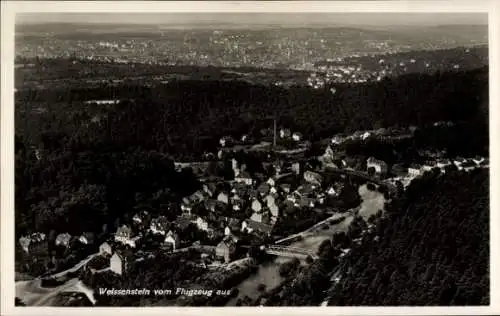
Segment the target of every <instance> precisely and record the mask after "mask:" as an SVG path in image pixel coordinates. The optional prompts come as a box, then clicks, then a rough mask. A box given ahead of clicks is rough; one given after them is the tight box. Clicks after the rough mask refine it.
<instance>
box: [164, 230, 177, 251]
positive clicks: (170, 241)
mask: <svg viewBox="0 0 500 316" xmlns="http://www.w3.org/2000/svg"><path fill="white" fill-rule="evenodd" d="M163 242H164V243H165V244H166V245H170V246H171V247H172V250H175V249H177V248H178V246H179V244H180V239H179V235H178V234H176V233H174V232H173V231H171V230H169V231H168V233H167V235H166V237H165V240H164V241H163Z"/></svg>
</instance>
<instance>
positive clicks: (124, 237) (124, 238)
mask: <svg viewBox="0 0 500 316" xmlns="http://www.w3.org/2000/svg"><path fill="white" fill-rule="evenodd" d="M131 237H132V230H131V229H130V227H128V226H127V225H123V226H121V227H120V228H118V230H117V231H116V233H115V241H118V242H121V243H123V244H126V243H127V242H128V241H129V240H130V238H131Z"/></svg>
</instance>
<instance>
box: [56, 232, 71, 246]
mask: <svg viewBox="0 0 500 316" xmlns="http://www.w3.org/2000/svg"><path fill="white" fill-rule="evenodd" d="M70 241H71V235H70V234H68V233H64V234H59V235H57V237H56V246H63V247H69V242H70Z"/></svg>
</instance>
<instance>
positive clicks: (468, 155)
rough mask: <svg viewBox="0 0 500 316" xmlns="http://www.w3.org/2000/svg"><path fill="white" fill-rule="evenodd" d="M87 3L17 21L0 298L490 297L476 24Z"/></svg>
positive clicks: (103, 303)
mask: <svg viewBox="0 0 500 316" xmlns="http://www.w3.org/2000/svg"><path fill="white" fill-rule="evenodd" d="M7 2H9V1H7ZM21 2H22V1H21ZM97 2H98V1H97ZM114 5H115V6H119V4H117V3H115V4H114ZM138 5H140V4H138ZM283 5H286V3H284V4H283ZM84 9H85V7H84V6H82V7H81V8H78V7H77V8H75V9H74V11H73V12H57V11H54V12H47V11H44V12H36V11H32V12H21V13H19V12H18V13H16V15H15V26H14V34H13V38H14V43H13V54H14V56H13V57H14V58H13V61H14V64H13V70H12V71H13V84H12V87H13V91H12V92H10V94H12V95H13V97H12V98H13V108H14V110H13V111H12V113H13V116H12V119H13V123H12V124H13V126H12V134H11V135H10V136H9V137H11V139H12V143H13V146H12V150H13V152H11V153H10V154H9V155H8V157H11V158H12V159H14V161H13V162H11V163H10V166H12V172H11V174H12V179H7V181H9V182H8V183H12V185H13V187H12V189H11V191H9V192H12V197H11V198H12V202H11V203H10V204H9V205H11V206H12V210H7V209H4V207H2V221H4V216H6V214H7V212H10V211H12V215H11V216H12V217H13V220H12V225H11V226H12V228H11V229H12V233H13V237H12V244H11V245H9V247H11V249H12V256H13V258H12V262H11V263H9V264H11V265H12V264H14V268H13V274H11V275H9V274H3V273H2V274H3V275H2V279H5V278H12V279H15V281H14V282H12V284H13V286H15V288H11V289H6V290H8V291H11V292H12V293H11V294H12V302H3V303H6V304H9V305H15V308H16V311H19V312H20V313H22V309H23V308H28V307H79V308H85V307H87V308H90V309H92V308H99V307H234V308H238V307H316V308H318V309H321V310H326V311H327V310H328V308H330V307H363V306H366V307H370V306H371V307H405V306H407V307H408V306H413V307H419V306H420V307H453V306H455V307H457V306H458V307H467V306H476V307H477V306H483V307H488V306H490V305H491V304H493V299H494V298H493V297H492V295H491V294H490V290H491V283H492V281H491V280H490V273H491V269H490V262H491V261H490V259H491V258H490V256H491V253H490V124H491V123H490V96H489V94H490V93H489V91H490V90H489V85H490V84H489V81H490V70H489V66H490V63H489V59H490V56H491V55H490V54H489V50H490V43H489V36H488V34H489V25H488V21H489V19H488V13H487V12H443V11H442V10H441V11H439V12H411V11H408V12H386V13H380V12H367V11H366V10H364V11H363V12H350V11H349V12H265V10H263V12H241V10H240V11H238V12H227V11H223V10H221V11H220V12H213V11H211V12H208V11H207V12H189V11H188V10H186V12H167V11H165V12H161V11H158V12H153V11H151V12H132V11H127V12H120V11H116V12H112V11H106V12H95V11H92V12H90V11H89V12H85V10H84ZM75 10H76V11H75ZM78 10H80V11H78ZM2 49H3V48H2ZM2 54H3V53H2ZM2 64H3V61H2ZM2 67H3V66H2ZM2 80H4V78H2ZM2 90H3V89H2ZM2 93H3V92H2ZM3 107H4V103H3V102H2V108H3ZM4 120H6V118H4V117H3V118H2V125H3V123H4ZM3 128H4V127H3V126H2V129H3ZM5 137H7V136H6V135H5V134H4V133H2V140H3V139H4V138H5ZM491 141H493V139H492V140H491ZM3 167H4V164H3V162H2V168H3ZM2 171H3V169H2ZM3 179H4V178H3V177H2V184H5V182H4V180H3ZM8 183H6V184H5V185H8ZM5 198H6V197H5V194H4V193H2V200H3V199H5ZM9 214H10V213H9ZM497 224H498V223H497ZM9 225H10V224H9ZM2 234H3V233H2ZM3 247H4V241H3V242H2V252H3V251H4V249H3ZM9 284H10V283H9ZM2 287H3V286H2ZM2 290H4V288H2ZM13 308H14V307H13ZM75 310H78V309H75ZM65 311H66V312H65V313H72V311H73V309H72V310H68V309H65Z"/></svg>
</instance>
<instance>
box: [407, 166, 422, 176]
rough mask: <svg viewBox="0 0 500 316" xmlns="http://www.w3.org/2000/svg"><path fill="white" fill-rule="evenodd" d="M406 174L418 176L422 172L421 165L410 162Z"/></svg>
mask: <svg viewBox="0 0 500 316" xmlns="http://www.w3.org/2000/svg"><path fill="white" fill-rule="evenodd" d="M408 174H409V175H411V176H414V177H417V176H420V175H421V174H422V166H420V165H417V164H411V165H410V166H409V167H408Z"/></svg>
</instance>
